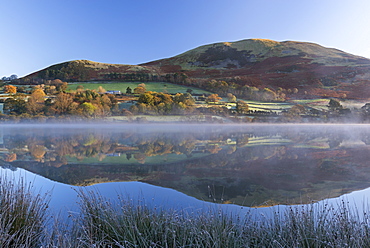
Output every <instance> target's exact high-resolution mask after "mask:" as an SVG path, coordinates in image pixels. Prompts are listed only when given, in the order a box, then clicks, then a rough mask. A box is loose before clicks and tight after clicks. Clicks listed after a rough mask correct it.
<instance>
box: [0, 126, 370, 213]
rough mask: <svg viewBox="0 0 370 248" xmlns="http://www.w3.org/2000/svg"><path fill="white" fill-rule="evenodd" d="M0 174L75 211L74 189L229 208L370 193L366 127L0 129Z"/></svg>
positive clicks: (369, 130) (356, 198)
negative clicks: (20, 179) (27, 183)
mask: <svg viewBox="0 0 370 248" xmlns="http://www.w3.org/2000/svg"><path fill="white" fill-rule="evenodd" d="M0 147H1V149H0V165H1V169H0V173H1V174H3V175H6V176H7V178H13V179H14V180H16V179H15V178H17V177H23V178H26V179H27V180H28V181H30V182H31V183H32V184H33V185H34V188H35V189H36V190H39V191H40V192H48V194H50V195H51V205H52V207H54V208H55V209H58V210H62V211H65V210H66V211H69V210H71V209H74V208H75V205H76V195H77V191H78V189H79V188H81V187H83V188H86V189H89V190H90V189H91V190H97V191H98V192H99V193H100V194H102V195H103V196H106V197H107V198H114V197H116V196H117V194H121V195H125V196H127V197H131V198H133V199H134V198H135V199H139V198H140V199H145V201H146V202H147V203H149V204H152V205H157V206H164V207H169V208H181V209H186V208H196V209H200V208H205V207H209V206H213V205H217V206H222V207H224V208H227V209H228V210H232V209H239V210H240V209H242V208H241V207H240V206H245V207H254V208H255V207H258V208H262V209H263V208H267V207H271V206H277V205H280V206H281V205H292V204H307V203H311V202H318V201H322V200H326V201H333V200H336V199H338V197H342V198H343V197H345V198H346V200H348V201H350V202H351V203H353V204H356V205H357V206H361V205H363V204H362V203H363V202H364V201H365V202H367V196H368V194H369V193H370V189H368V188H369V187H370V162H369V161H370V126H368V125H211V124H209V125H208V124H205V125H199V124H198V125H196V124H188V125H186V124H173V125H170V124H158V125H151V124H68V125H55V124H53V125H2V126H0Z"/></svg>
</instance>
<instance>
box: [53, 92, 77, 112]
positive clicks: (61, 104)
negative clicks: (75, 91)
mask: <svg viewBox="0 0 370 248" xmlns="http://www.w3.org/2000/svg"><path fill="white" fill-rule="evenodd" d="M72 103H73V96H72V95H71V94H68V93H63V92H60V93H59V94H58V95H56V98H55V102H54V104H53V105H52V108H53V109H54V111H55V113H56V114H59V115H63V114H68V113H69V112H70V110H71V105H72Z"/></svg>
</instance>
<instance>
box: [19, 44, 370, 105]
mask: <svg viewBox="0 0 370 248" xmlns="http://www.w3.org/2000/svg"><path fill="white" fill-rule="evenodd" d="M55 78H59V79H62V80H65V81H93V80H106V81H110V80H118V81H144V82H145V81H168V82H172V83H179V84H184V85H192V86H196V87H199V88H204V87H205V84H206V83H207V82H208V81H210V80H212V79H214V80H216V81H217V80H219V81H225V82H227V83H228V84H227V87H229V86H230V87H231V88H234V89H235V88H238V87H240V88H241V87H244V86H248V87H257V88H259V89H263V88H266V87H268V88H270V89H272V90H275V91H276V90H278V89H279V88H283V89H293V88H296V89H298V90H299V92H300V93H299V94H302V95H301V96H302V97H303V96H305V97H340V96H345V97H348V98H355V99H356V98H357V99H359V98H361V99H365V98H366V99H367V98H368V96H369V95H370V89H369V87H368V85H369V83H370V81H369V80H370V60H369V59H366V58H363V57H360V56H355V55H352V54H348V53H345V52H343V51H340V50H337V49H333V48H325V47H323V46H320V45H318V44H314V43H308V42H295V41H284V42H277V41H272V40H265V39H248V40H241V41H237V42H223V43H215V44H210V45H204V46H200V47H198V48H195V49H192V50H189V51H187V52H185V53H182V54H180V55H177V56H174V57H172V58H167V59H161V60H157V61H152V62H148V63H144V64H140V65H118V64H104V63H97V62H92V61H87V60H77V61H71V62H65V63H62V64H58V65H54V66H51V67H48V68H46V69H44V70H41V71H39V72H36V73H33V74H31V75H29V76H27V77H25V78H24V79H23V81H24V82H25V83H28V82H38V81H39V80H40V79H41V80H48V79H55ZM212 87H214V90H215V92H218V93H219V92H221V93H227V91H228V90H227V89H223V90H222V91H221V90H218V89H217V87H219V84H218V85H217V84H216V85H214V86H212ZM208 90H212V89H210V88H209V87H208ZM233 92H238V89H237V90H234V91H233Z"/></svg>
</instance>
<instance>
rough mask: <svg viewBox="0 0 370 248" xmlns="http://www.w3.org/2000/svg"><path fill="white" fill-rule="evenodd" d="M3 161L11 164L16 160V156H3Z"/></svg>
mask: <svg viewBox="0 0 370 248" xmlns="http://www.w3.org/2000/svg"><path fill="white" fill-rule="evenodd" d="M4 160H5V161H6V162H13V161H14V160H17V154H16V153H9V154H5V158H4Z"/></svg>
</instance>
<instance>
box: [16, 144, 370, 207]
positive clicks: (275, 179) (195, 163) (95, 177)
mask: <svg viewBox="0 0 370 248" xmlns="http://www.w3.org/2000/svg"><path fill="white" fill-rule="evenodd" d="M369 149H370V148H369V147H367V146H362V147H358V148H351V149H331V150H323V149H318V148H308V149H302V148H295V147H290V146H282V145H274V146H255V147H251V146H249V147H243V148H238V149H236V151H235V152H233V153H231V154H230V152H229V149H223V150H221V151H219V152H218V153H216V154H210V155H207V156H206V157H203V158H192V159H187V160H183V161H180V162H175V163H168V164H163V165H160V164H156V165H153V164H137V163H131V164H125V165H120V164H90V165H88V164H78V163H77V164H66V165H63V166H61V167H59V168H56V167H53V166H49V165H48V164H47V163H40V162H31V163H30V162H29V163H27V164H25V163H22V162H18V161H14V162H12V164H13V165H14V166H17V167H22V168H25V169H26V170H29V171H32V172H34V173H37V174H40V175H43V176H45V177H47V178H50V179H52V180H55V181H59V182H63V183H68V184H74V185H88V184H94V183H102V182H110V181H142V182H147V183H150V184H154V185H158V186H163V187H169V188H174V189H176V190H178V191H181V192H184V193H186V194H188V195H191V196H194V197H197V198H199V199H203V200H210V201H214V200H215V201H218V202H233V203H236V204H246V205H261V204H272V203H275V204H276V203H283V204H286V203H301V202H309V201H311V200H321V199H325V198H327V197H336V196H339V195H342V194H344V193H348V192H351V191H354V190H359V189H363V188H366V187H370V166H369V165H368V164H367V162H366V161H369V159H370V155H369Z"/></svg>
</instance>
